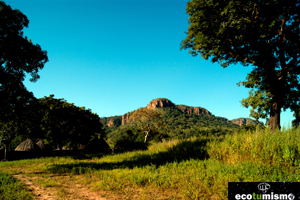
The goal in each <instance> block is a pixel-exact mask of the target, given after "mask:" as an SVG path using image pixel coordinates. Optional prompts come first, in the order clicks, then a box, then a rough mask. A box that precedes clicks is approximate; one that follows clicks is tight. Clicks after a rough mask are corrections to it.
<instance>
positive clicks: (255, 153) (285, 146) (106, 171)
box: [0, 129, 300, 199]
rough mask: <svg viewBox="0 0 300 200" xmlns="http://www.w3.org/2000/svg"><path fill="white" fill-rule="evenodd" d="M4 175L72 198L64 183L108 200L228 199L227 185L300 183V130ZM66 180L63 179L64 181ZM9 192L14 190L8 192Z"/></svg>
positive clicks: (193, 142) (41, 164) (11, 169)
mask: <svg viewBox="0 0 300 200" xmlns="http://www.w3.org/2000/svg"><path fill="white" fill-rule="evenodd" d="M0 170H1V171H3V172H7V173H11V174H19V173H22V174H24V175H27V176H28V177H32V176H39V179H37V181H36V184H39V185H41V186H42V187H53V188H57V192H58V194H59V196H60V197H61V198H62V199H64V198H66V196H68V195H70V194H69V193H68V191H67V190H64V188H63V187H62V185H63V184H62V182H63V181H64V182H65V181H66V180H67V181H70V183H72V184H73V183H74V184H75V183H76V184H82V185H84V186H85V187H87V188H89V189H90V190H93V191H105V193H104V195H103V197H106V198H107V199H227V196H228V191H227V190H228V182H250V181H254V182H262V181H265V182H275V181H276V182H299V181H300V129H296V130H292V129H289V130H282V131H281V132H279V131H278V132H276V133H274V134H270V133H269V131H268V130H266V131H265V130H257V131H254V132H247V133H242V134H241V133H240V134H238V133H236V134H233V135H226V136H222V137H214V136H210V137H201V138H192V139H189V140H171V141H166V142H162V143H156V144H153V145H152V146H150V147H149V149H148V150H147V151H136V152H128V153H122V154H115V155H81V156H77V157H59V158H58V157H52V158H39V159H28V160H20V161H10V162H1V163H0ZM60 177H64V178H60ZM7 190H10V187H8V189H7Z"/></svg>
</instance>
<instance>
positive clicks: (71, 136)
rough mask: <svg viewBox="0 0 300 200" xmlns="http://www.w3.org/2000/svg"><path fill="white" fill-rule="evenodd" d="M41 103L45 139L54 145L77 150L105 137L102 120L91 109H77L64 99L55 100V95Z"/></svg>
mask: <svg viewBox="0 0 300 200" xmlns="http://www.w3.org/2000/svg"><path fill="white" fill-rule="evenodd" d="M39 102H40V105H41V109H40V112H41V114H42V116H43V118H42V121H41V127H42V130H43V132H44V134H45V135H44V138H46V139H47V140H48V142H50V143H53V145H55V144H58V145H59V146H60V147H62V145H63V144H69V145H71V146H72V147H74V148H76V147H77V146H78V145H79V144H87V143H88V142H89V141H90V140H91V139H92V138H94V137H101V136H102V135H103V130H102V124H101V123H100V118H99V116H98V115H97V114H95V113H92V111H91V110H90V109H86V108H85V107H77V106H75V105H74V104H71V103H68V102H67V101H66V100H64V99H55V98H54V95H50V96H49V97H43V98H40V99H39Z"/></svg>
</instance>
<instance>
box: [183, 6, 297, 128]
mask: <svg viewBox="0 0 300 200" xmlns="http://www.w3.org/2000/svg"><path fill="white" fill-rule="evenodd" d="M299 5H300V1H299V0H293V1H284V0H271V1H257V0H253V1H252V0H250V1H241V0H240V1H238V0H234V1H233V0H231V1H221V0H192V1H190V2H188V3H187V9H186V11H187V13H188V14H189V15H190V17H189V27H188V31H187V37H186V39H185V40H183V41H182V43H181V49H189V50H190V51H189V52H190V53H191V54H192V56H197V55H198V54H201V56H202V57H203V58H204V59H209V58H211V60H212V62H218V63H220V64H221V66H223V67H227V66H228V65H230V64H237V63H239V64H241V65H243V66H251V67H253V70H252V71H251V72H250V73H249V74H248V76H247V77H246V80H245V81H242V82H240V85H243V86H245V87H247V88H252V89H254V93H253V94H255V91H258V93H257V95H258V94H259V93H260V94H264V97H268V98H267V99H268V101H267V102H265V103H262V104H256V105H255V106H257V107H256V108H262V109H261V110H260V111H258V112H263V111H267V113H268V114H269V115H270V126H271V130H272V131H274V130H275V129H276V128H280V112H281V110H282V109H287V108H291V109H292V110H297V109H298V107H299V106H298V105H299V87H300V85H299V74H300V70H299V61H300V60H299V53H300V51H299V50H300V49H299V44H300V41H299V40H300V39H299V38H300V37H299V35H300V26H299V25H300V16H299V11H300V6H299ZM253 97H254V96H252V97H251V95H250V99H248V100H249V101H250V100H251V98H252V100H254V99H253ZM245 101H247V100H245ZM245 101H244V102H245ZM244 105H245V104H244ZM247 105H250V106H251V104H247ZM265 106H267V109H265ZM265 113H266V112H265ZM259 116H260V117H261V116H263V115H259Z"/></svg>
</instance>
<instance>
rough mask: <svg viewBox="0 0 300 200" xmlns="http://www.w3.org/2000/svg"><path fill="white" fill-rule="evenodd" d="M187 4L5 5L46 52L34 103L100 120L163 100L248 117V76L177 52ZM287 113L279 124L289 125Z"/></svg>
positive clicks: (57, 1) (16, 1) (10, 0)
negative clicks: (63, 106) (67, 106)
mask: <svg viewBox="0 0 300 200" xmlns="http://www.w3.org/2000/svg"><path fill="white" fill-rule="evenodd" d="M187 2H188V1H187V0H85V1H82V0H80V1H79V0H42V1H41V0H6V1H5V3H6V4H8V5H10V6H11V7H12V8H13V9H19V10H20V11H21V12H23V13H24V14H25V15H26V16H27V17H28V19H29V21H30V23H29V27H28V28H26V29H25V30H24V35H25V36H28V38H30V39H31V40H32V41H33V43H37V44H39V45H40V46H41V47H42V49H43V50H47V52H48V57H49V62H48V63H47V64H46V65H45V67H44V69H43V70H41V71H40V73H39V74H40V76H41V78H40V79H39V80H38V81H37V82H36V83H31V82H29V81H28V80H26V82H25V85H26V87H27V89H28V90H29V91H32V92H33V93H34V95H35V96H36V97H38V98H40V97H43V96H49V95H50V94H54V95H55V97H56V98H64V99H66V100H67V101H68V102H70V103H75V105H77V106H85V107H87V108H90V109H91V110H92V111H93V112H96V113H97V114H98V115H99V116H100V117H104V116H106V117H108V116H114V115H123V114H124V113H126V112H128V111H133V110H135V109H137V108H139V107H144V106H146V105H147V104H148V103H149V102H150V101H151V100H152V99H155V98H158V97H165V98H168V99H170V100H171V101H172V102H174V103H175V104H185V105H189V106H200V107H204V108H206V109H208V110H209V111H210V112H211V113H212V114H214V115H216V116H221V117H226V118H228V119H229V120H231V119H234V118H239V117H248V116H249V109H246V108H244V107H242V106H241V104H240V102H239V101H240V100H241V99H243V98H246V97H247V96H248V89H246V88H244V87H238V86H237V83H238V82H239V81H242V80H244V79H245V77H246V75H247V73H248V72H250V71H251V68H247V67H242V66H241V65H231V66H229V67H228V68H226V69H223V68H222V67H221V66H220V65H219V64H217V63H215V64H212V63H211V62H210V61H209V60H204V59H202V58H201V56H199V57H192V56H191V55H190V54H189V53H188V50H182V51H180V43H181V41H182V40H183V39H184V38H185V37H186V34H185V33H184V32H185V31H187V27H188V15H187V14H186V12H185V9H186V3H187ZM292 120H293V116H292V113H291V112H285V113H282V116H281V124H282V125H284V124H285V125H287V124H290V123H291V121H292Z"/></svg>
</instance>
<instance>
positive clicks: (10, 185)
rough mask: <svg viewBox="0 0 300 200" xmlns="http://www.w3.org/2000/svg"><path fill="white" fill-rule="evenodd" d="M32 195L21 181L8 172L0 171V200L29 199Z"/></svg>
mask: <svg viewBox="0 0 300 200" xmlns="http://www.w3.org/2000/svg"><path fill="white" fill-rule="evenodd" d="M32 198H33V196H32V194H31V193H30V191H29V190H28V189H25V188H24V187H23V185H22V183H21V182H20V181H18V180H16V179H14V178H13V177H12V176H11V175H10V174H7V173H3V172H0V199H1V200H30V199H32Z"/></svg>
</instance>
